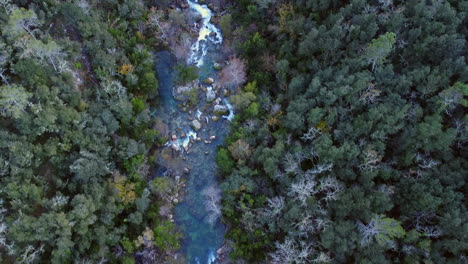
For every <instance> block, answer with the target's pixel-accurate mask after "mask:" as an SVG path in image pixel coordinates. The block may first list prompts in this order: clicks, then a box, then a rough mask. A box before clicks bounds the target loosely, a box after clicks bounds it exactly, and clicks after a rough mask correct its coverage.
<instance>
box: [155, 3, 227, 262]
mask: <svg viewBox="0 0 468 264" xmlns="http://www.w3.org/2000/svg"><path fill="white" fill-rule="evenodd" d="M188 4H189V6H190V8H191V9H192V10H193V11H194V12H196V13H198V14H199V15H200V16H201V17H202V21H201V23H200V27H199V28H200V30H199V36H198V39H197V40H196V42H195V43H194V44H193V46H192V54H191V56H190V58H189V59H188V63H189V64H192V65H196V66H197V67H198V68H199V80H200V83H201V84H202V83H203V80H205V79H206V78H208V77H211V78H213V79H214V80H215V81H216V79H217V72H216V71H215V70H214V67H213V66H214V64H215V62H217V61H220V60H222V58H221V57H220V54H219V48H220V44H221V43H222V35H221V32H220V31H219V29H218V28H216V27H215V26H214V25H213V24H211V23H210V19H211V16H212V12H211V10H210V9H209V8H208V7H207V6H206V5H200V4H198V3H197V2H194V1H190V0H188ZM212 32H215V33H216V35H214V33H212ZM156 59H157V60H156V61H157V63H156V71H157V73H158V79H159V84H160V85H159V87H160V98H161V106H160V107H159V109H157V110H156V116H157V118H158V119H159V120H160V121H161V123H163V124H164V125H163V126H164V127H165V129H166V130H167V133H168V135H169V136H170V137H171V138H172V136H173V135H174V136H176V137H177V139H175V140H171V141H169V142H168V143H167V144H166V147H165V148H163V149H161V151H160V152H159V153H158V155H157V156H156V160H157V162H158V164H159V166H160V167H163V168H166V169H167V170H168V171H170V172H171V174H172V175H173V176H174V175H184V173H185V176H186V177H185V178H186V194H185V197H184V199H183V201H182V202H181V203H179V204H177V205H176V207H175V212H174V214H175V221H176V223H177V224H178V226H179V227H180V228H181V231H182V232H183V234H184V240H183V244H182V253H183V254H184V255H185V257H186V258H187V262H188V263H194V264H211V263H216V257H217V255H216V251H217V249H219V248H220V247H221V246H222V244H223V239H224V233H225V226H224V225H223V224H222V223H221V221H220V219H219V216H220V211H219V200H220V199H221V192H220V190H219V185H218V181H217V179H216V176H215V173H216V163H215V156H216V149H217V146H219V145H220V144H222V143H223V141H224V138H225V136H226V135H227V133H228V130H229V123H230V122H229V121H230V120H231V119H232V118H233V116H234V114H233V112H232V107H231V106H230V105H229V103H228V101H227V100H226V98H223V96H222V95H221V91H215V92H216V93H217V94H216V98H219V99H218V100H217V101H218V103H219V104H220V105H224V106H226V107H228V109H229V114H226V115H225V116H219V117H214V118H213V116H214V113H213V107H214V105H215V104H216V103H215V102H208V101H207V99H206V94H205V91H203V90H202V89H198V88H197V89H198V90H199V91H198V102H197V105H196V106H195V107H192V108H190V109H187V110H186V111H183V110H182V109H181V108H180V102H179V101H176V100H175V99H174V97H173V88H174V77H175V73H174V67H175V65H176V59H175V57H174V56H173V55H172V54H171V53H170V52H169V51H162V52H158V53H156ZM205 88H206V89H207V90H210V89H213V87H211V86H209V85H205ZM217 118H219V120H217V121H215V120H214V119H217ZM193 120H197V121H199V123H200V124H201V125H202V127H201V129H199V130H198V131H196V130H195V129H194V128H193ZM197 139H198V140H197ZM162 171H164V170H162ZM187 171H189V173H188V174H187ZM158 176H162V175H158Z"/></svg>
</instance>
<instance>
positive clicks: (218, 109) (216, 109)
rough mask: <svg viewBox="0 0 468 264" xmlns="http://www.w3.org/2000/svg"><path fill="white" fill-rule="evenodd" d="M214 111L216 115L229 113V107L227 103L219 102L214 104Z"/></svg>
mask: <svg viewBox="0 0 468 264" xmlns="http://www.w3.org/2000/svg"><path fill="white" fill-rule="evenodd" d="M213 112H214V113H215V115H225V114H227V113H229V109H228V107H227V106H225V105H219V104H218V105H215V106H214V110H213Z"/></svg>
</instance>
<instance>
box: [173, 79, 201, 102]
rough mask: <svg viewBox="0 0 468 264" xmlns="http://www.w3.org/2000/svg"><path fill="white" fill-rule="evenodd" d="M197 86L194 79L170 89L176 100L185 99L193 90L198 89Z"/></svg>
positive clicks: (196, 81) (197, 83)
mask: <svg viewBox="0 0 468 264" xmlns="http://www.w3.org/2000/svg"><path fill="white" fill-rule="evenodd" d="M198 86H199V82H198V80H194V81H192V82H190V83H188V84H185V85H180V86H176V87H174V88H173V89H172V96H174V98H175V99H176V100H180V101H186V100H188V98H189V96H188V94H189V93H190V92H192V91H193V90H195V89H198Z"/></svg>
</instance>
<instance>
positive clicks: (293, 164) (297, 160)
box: [283, 152, 304, 174]
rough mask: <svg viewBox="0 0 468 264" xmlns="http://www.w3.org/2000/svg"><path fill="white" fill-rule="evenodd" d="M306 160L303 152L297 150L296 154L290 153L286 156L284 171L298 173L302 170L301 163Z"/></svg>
mask: <svg viewBox="0 0 468 264" xmlns="http://www.w3.org/2000/svg"><path fill="white" fill-rule="evenodd" d="M303 160H304V155H303V154H302V153H299V152H296V153H294V154H291V153H288V154H286V156H285V157H284V162H283V166H284V171H285V172H286V173H293V174H298V173H300V172H301V168H300V164H301V162H302V161H303Z"/></svg>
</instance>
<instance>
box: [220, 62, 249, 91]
mask: <svg viewBox="0 0 468 264" xmlns="http://www.w3.org/2000/svg"><path fill="white" fill-rule="evenodd" d="M246 80H247V74H246V63H245V61H244V60H243V59H240V58H237V57H235V56H233V57H231V58H230V59H229V61H228V64H227V66H226V67H224V68H223V69H222V70H221V72H220V73H219V83H220V84H221V85H223V86H228V87H237V86H239V85H241V84H243V83H245V81H246Z"/></svg>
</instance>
